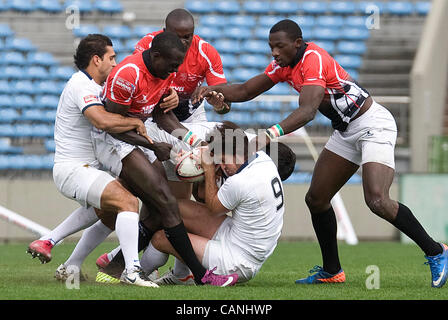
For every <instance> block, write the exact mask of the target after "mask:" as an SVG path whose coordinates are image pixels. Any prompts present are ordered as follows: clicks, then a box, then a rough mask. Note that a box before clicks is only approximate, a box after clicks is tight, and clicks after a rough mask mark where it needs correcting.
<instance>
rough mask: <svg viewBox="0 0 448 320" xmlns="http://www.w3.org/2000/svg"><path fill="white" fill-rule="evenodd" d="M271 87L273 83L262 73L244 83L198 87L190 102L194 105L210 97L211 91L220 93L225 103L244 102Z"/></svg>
mask: <svg viewBox="0 0 448 320" xmlns="http://www.w3.org/2000/svg"><path fill="white" fill-rule="evenodd" d="M273 86H274V82H273V81H272V80H271V79H270V78H269V77H268V76H267V75H265V74H264V73H262V74H259V75H257V76H255V77H253V78H251V79H249V80H247V81H246V82H244V83H237V84H226V85H217V86H211V87H200V88H199V89H198V90H197V91H195V92H194V93H193V96H192V98H191V101H192V103H196V102H198V101H200V100H201V99H204V98H208V97H210V96H211V95H212V91H216V92H218V93H222V94H223V95H224V99H225V100H226V101H231V102H245V101H249V100H252V99H253V98H255V97H256V96H259V95H260V94H262V93H263V92H265V91H267V90H269V89H271V88H272V87H273Z"/></svg>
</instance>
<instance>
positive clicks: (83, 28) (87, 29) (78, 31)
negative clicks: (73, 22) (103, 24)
mask: <svg viewBox="0 0 448 320" xmlns="http://www.w3.org/2000/svg"><path fill="white" fill-rule="evenodd" d="M92 33H100V29H99V28H98V27H97V26H96V25H93V24H84V23H83V24H81V25H80V26H79V27H78V28H75V29H73V34H74V36H75V37H78V38H84V37H86V36H88V35H89V34H92Z"/></svg>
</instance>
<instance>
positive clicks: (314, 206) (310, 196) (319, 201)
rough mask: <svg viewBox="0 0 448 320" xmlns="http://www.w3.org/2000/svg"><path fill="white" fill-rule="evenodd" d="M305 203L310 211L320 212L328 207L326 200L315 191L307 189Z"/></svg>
mask: <svg viewBox="0 0 448 320" xmlns="http://www.w3.org/2000/svg"><path fill="white" fill-rule="evenodd" d="M305 203H306V205H307V207H308V209H309V210H310V212H311V213H316V212H322V211H325V210H326V208H328V203H329V202H328V201H326V200H325V199H323V198H322V197H319V196H317V195H316V194H315V193H313V192H310V191H308V192H307V194H306V195H305Z"/></svg>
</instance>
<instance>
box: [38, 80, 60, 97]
mask: <svg viewBox="0 0 448 320" xmlns="http://www.w3.org/2000/svg"><path fill="white" fill-rule="evenodd" d="M35 90H36V94H54V95H58V94H60V93H61V88H60V86H59V85H58V82H57V81H39V82H38V83H37V84H36V86H35Z"/></svg>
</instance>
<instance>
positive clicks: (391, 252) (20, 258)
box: [0, 242, 448, 300]
mask: <svg viewBox="0 0 448 320" xmlns="http://www.w3.org/2000/svg"><path fill="white" fill-rule="evenodd" d="M27 245H28V244H27V243H13V244H1V245H0V272H1V274H2V280H1V281H0V299H1V300H28V299H33V300H35V299H37V300H41V299H43V300H103V299H105V300H111V299H114V300H140V299H142V300H154V299H155V300H316V299H317V300H320V299H323V300H345V299H348V300H400V299H405V300H438V299H448V285H447V286H446V287H444V288H441V289H436V288H431V286H430V281H431V279H430V271H429V267H428V266H426V265H424V264H423V263H424V262H425V261H426V260H425V259H424V257H423V254H422V252H421V251H420V250H419V248H418V247H416V246H415V245H404V244H400V243H394V242H362V243H360V244H359V245H357V246H349V245H346V244H343V243H340V245H339V253H340V257H341V261H342V266H343V268H344V271H345V273H346V276H347V280H346V283H344V284H330V285H296V284H295V283H294V280H296V279H298V278H302V277H305V276H307V275H308V270H309V269H311V268H312V267H313V266H314V265H316V264H320V263H321V257H320V250H319V247H318V244H317V243H315V242H280V243H279V245H278V247H277V249H276V250H275V252H274V253H273V255H272V256H271V257H270V258H269V259H268V261H266V263H265V264H264V265H263V267H262V269H261V271H260V272H259V273H258V275H257V276H256V277H255V278H254V279H253V280H251V281H250V282H248V283H246V284H242V285H237V286H235V287H229V288H216V287H211V286H203V287H183V286H167V287H161V288H159V289H151V288H140V287H133V286H129V285H122V284H120V285H108V284H98V283H95V275H96V266H95V260H96V258H97V257H98V256H99V255H100V254H102V253H103V252H106V251H108V250H110V249H112V248H114V247H115V245H116V244H115V243H104V244H102V245H101V246H100V247H98V248H97V249H95V250H94V252H93V253H92V254H91V255H90V256H89V257H88V258H87V260H86V261H85V262H84V264H83V270H82V271H83V273H84V274H87V276H88V280H87V281H86V282H81V284H80V288H79V289H71V290H70V289H67V287H66V286H65V283H60V282H57V281H56V280H55V279H54V278H53V274H54V271H55V270H56V268H57V267H58V266H59V264H61V263H62V262H64V261H65V259H66V258H67V257H68V256H69V255H70V253H71V252H72V250H73V248H74V246H75V244H73V243H63V244H61V245H59V246H57V247H55V248H54V249H53V260H52V261H51V262H50V263H49V264H45V265H42V264H40V262H39V261H38V259H37V258H36V259H34V260H32V259H31V256H30V255H28V254H26V253H25V251H26V248H27ZM172 264H173V260H172V259H170V260H169V262H168V264H167V266H164V267H163V268H162V269H161V273H163V272H164V271H166V270H167V268H168V266H172ZM370 265H375V266H377V267H378V269H379V289H367V288H366V280H367V278H368V277H369V274H368V273H366V268H367V267H368V266H370Z"/></svg>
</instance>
